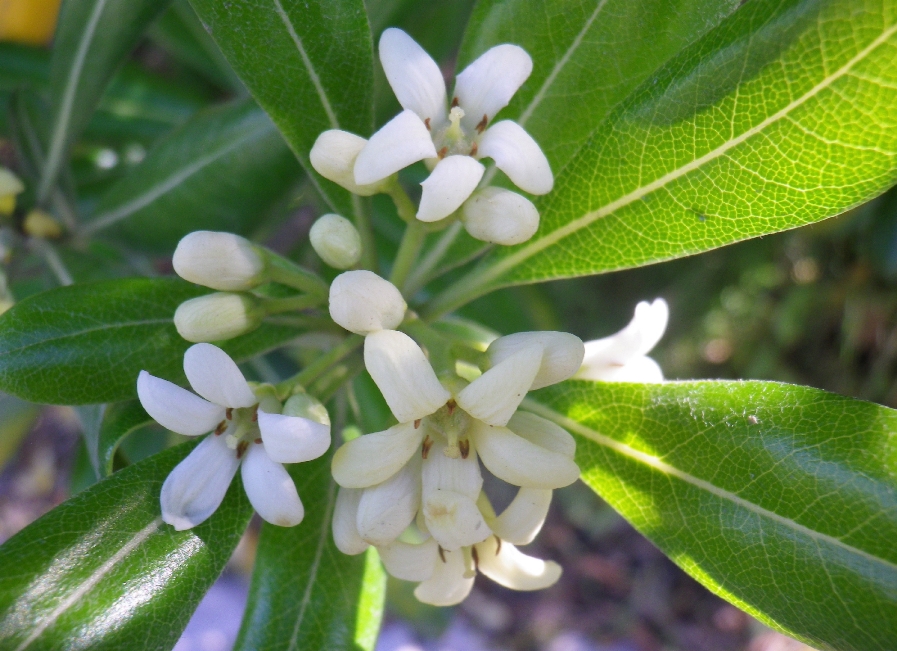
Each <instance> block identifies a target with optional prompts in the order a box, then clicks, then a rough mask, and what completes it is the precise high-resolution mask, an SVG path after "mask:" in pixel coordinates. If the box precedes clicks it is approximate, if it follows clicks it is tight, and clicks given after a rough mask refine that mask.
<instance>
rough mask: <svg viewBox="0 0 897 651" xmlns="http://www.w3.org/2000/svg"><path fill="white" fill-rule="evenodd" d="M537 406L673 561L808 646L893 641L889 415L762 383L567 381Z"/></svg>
mask: <svg viewBox="0 0 897 651" xmlns="http://www.w3.org/2000/svg"><path fill="white" fill-rule="evenodd" d="M536 399H537V400H538V401H539V403H541V404H537V405H535V406H534V410H535V411H536V413H539V414H542V415H543V416H546V417H548V418H550V419H552V420H554V421H556V422H558V423H559V424H561V425H562V426H564V427H566V428H567V429H569V430H570V431H571V432H573V433H574V434H576V435H577V436H578V441H577V453H576V458H577V462H578V463H579V466H580V468H581V469H582V477H583V480H584V481H585V482H586V483H587V484H589V485H590V486H591V487H592V488H594V489H595V490H596V491H597V492H598V493H600V494H601V496H602V497H603V498H604V499H605V500H607V501H608V502H609V503H610V504H611V505H612V506H613V507H614V508H615V509H617V510H618V511H619V512H620V513H622V514H623V515H624V516H625V517H626V518H628V519H629V520H630V521H631V522H632V523H633V524H634V525H635V526H636V528H638V529H639V530H640V531H641V532H642V533H644V534H645V535H646V536H647V537H648V538H650V539H651V540H652V541H653V542H654V543H655V544H657V545H658V546H659V547H660V548H661V549H662V550H663V551H664V552H665V553H666V554H668V555H669V556H670V558H672V559H673V560H674V561H675V562H676V563H677V564H678V565H680V566H681V567H682V568H683V569H685V570H686V571H687V572H688V573H690V574H691V575H692V576H694V577H695V578H696V579H697V580H698V581H700V582H701V583H703V584H704V585H706V586H707V587H708V588H710V589H711V590H712V591H714V592H716V593H717V594H719V595H720V596H722V597H724V598H725V599H728V600H729V601H731V602H732V603H734V604H735V605H737V606H738V607H740V608H742V609H744V610H746V611H747V612H749V613H750V614H752V615H754V616H755V617H757V618H758V619H760V620H761V621H763V622H765V623H767V624H769V625H770V626H773V627H774V628H777V629H778V630H780V631H783V632H785V633H787V634H788V635H791V636H793V637H797V638H799V639H802V640H804V641H806V642H807V643H808V644H811V645H812V646H813V647H818V648H820V649H837V650H838V651H849V650H856V651H860V650H862V651H870V650H873V649H875V650H880V651H885V650H888V649H893V648H894V640H897V547H895V546H894V540H895V539H897V446H895V441H894V434H893V433H894V432H895V431H897V411H894V410H892V409H887V408H885V407H880V406H878V405H875V404H872V403H868V402H862V401H859V400H854V399H851V398H845V397H842V396H838V395H834V394H831V393H825V392H823V391H819V390H817V389H811V388H807V387H798V386H791V385H786V384H777V383H773V382H682V383H667V384H656V385H640V384H618V383H600V382H581V381H580V382H567V383H565V384H563V385H558V386H556V387H553V388H550V389H546V390H545V391H542V392H540V393H539V394H536Z"/></svg>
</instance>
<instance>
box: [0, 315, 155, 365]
mask: <svg viewBox="0 0 897 651" xmlns="http://www.w3.org/2000/svg"><path fill="white" fill-rule="evenodd" d="M171 323H172V320H171V317H166V318H159V319H144V320H142V321H127V322H123V323H116V324H106V325H101V326H96V327H94V328H86V329H84V330H79V331H77V332H70V333H67V334H64V335H60V336H58V337H50V338H48V339H41V340H40V341H34V342H31V343H27V344H25V345H23V346H19V347H18V348H10V349H9V350H4V351H0V357H3V356H4V355H10V354H12V353H17V352H19V351H22V350H25V349H27V348H32V347H34V346H43V345H44V344H48V343H52V342H54V341H59V340H61V339H70V338H72V337H80V336H82V335H86V334H90V333H92V332H100V331H102V330H112V329H121V328H133V327H138V326H143V325H167V324H171Z"/></svg>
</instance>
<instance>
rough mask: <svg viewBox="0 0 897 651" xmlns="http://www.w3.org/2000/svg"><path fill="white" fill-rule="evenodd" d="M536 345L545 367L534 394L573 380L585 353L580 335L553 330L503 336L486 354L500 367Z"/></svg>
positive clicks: (533, 386) (541, 367)
mask: <svg viewBox="0 0 897 651" xmlns="http://www.w3.org/2000/svg"><path fill="white" fill-rule="evenodd" d="M533 345H537V346H541V347H542V364H541V366H539V372H538V373H537V374H536V378H535V380H533V385H532V386H531V387H530V391H535V390H536V389H541V388H542V387H547V386H549V385H551V384H555V383H557V382H561V381H562V380H566V379H568V378H571V377H573V375H574V374H575V373H576V371H578V370H579V367H580V365H581V364H582V358H583V355H584V354H585V347H584V345H583V343H582V340H581V339H580V338H579V337H577V336H576V335H571V334H569V333H566V332H550V331H546V332H518V333H516V334H513V335H507V336H505V337H499V338H498V339H496V340H495V341H493V342H492V343H491V344H490V345H489V349H488V350H487V351H486V354H487V355H488V356H489V360H490V361H491V362H492V363H493V364H500V363H501V362H503V361H504V360H506V359H507V358H508V357H510V356H511V355H513V354H514V353H516V352H517V351H518V350H521V349H523V348H527V347H529V346H533Z"/></svg>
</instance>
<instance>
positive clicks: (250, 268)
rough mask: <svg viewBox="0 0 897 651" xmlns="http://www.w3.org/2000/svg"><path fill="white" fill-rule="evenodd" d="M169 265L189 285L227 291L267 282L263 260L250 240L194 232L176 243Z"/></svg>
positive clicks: (212, 233) (250, 287)
mask: <svg viewBox="0 0 897 651" xmlns="http://www.w3.org/2000/svg"><path fill="white" fill-rule="evenodd" d="M172 264H173V265H174V270H175V272H177V274H178V275H179V276H180V277H181V278H183V279H184V280H189V281H190V282H191V283H196V284H197V285H202V286H203V287H211V288H212V289H222V290H230V291H241V290H247V289H252V288H254V287H258V286H259V285H261V284H262V283H265V282H267V280H268V278H267V273H266V265H265V259H264V257H263V255H262V253H261V252H260V251H259V249H258V248H257V247H256V246H254V245H253V244H252V242H250V241H249V240H247V239H246V238H244V237H240V236H239V235H234V234H233V233H219V232H216V231H195V232H193V233H190V234H189V235H186V236H185V237H183V238H182V239H181V241H180V242H178V246H177V248H176V249H175V251H174V257H173V258H172Z"/></svg>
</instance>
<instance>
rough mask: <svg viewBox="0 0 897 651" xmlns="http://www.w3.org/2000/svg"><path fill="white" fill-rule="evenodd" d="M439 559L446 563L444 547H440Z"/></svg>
mask: <svg viewBox="0 0 897 651" xmlns="http://www.w3.org/2000/svg"><path fill="white" fill-rule="evenodd" d="M439 558H441V559H442V562H443V563H445V550H444V549H443V548H442V545H439Z"/></svg>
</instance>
